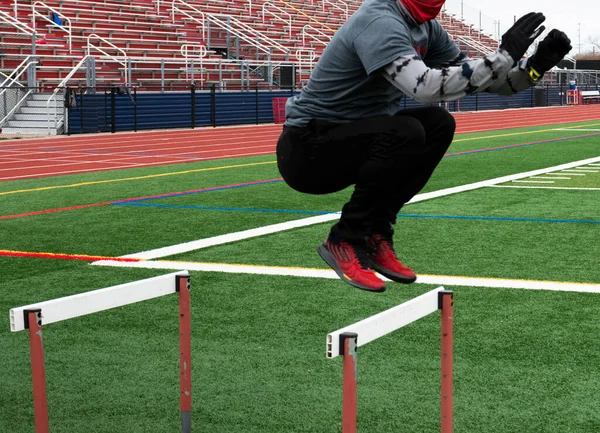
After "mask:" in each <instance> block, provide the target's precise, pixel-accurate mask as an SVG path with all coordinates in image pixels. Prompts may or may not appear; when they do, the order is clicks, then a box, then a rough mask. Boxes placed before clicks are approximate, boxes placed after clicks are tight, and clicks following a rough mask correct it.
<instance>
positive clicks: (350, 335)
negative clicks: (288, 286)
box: [327, 287, 454, 433]
mask: <svg viewBox="0 0 600 433" xmlns="http://www.w3.org/2000/svg"><path fill="white" fill-rule="evenodd" d="M453 296H454V295H453V292H451V291H449V290H445V289H444V288H443V287H438V288H437V289H434V290H431V291H429V292H427V293H424V294H422V295H421V296H418V297H416V298H414V299H411V300H410V301H407V302H404V303H403V304H400V305H397V306H395V307H393V308H390V309H389V310H386V311H383V312H381V313H379V314H376V315H374V316H371V317H368V318H366V319H364V320H361V321H360V322H356V323H354V324H352V325H350V326H346V327H345V328H342V329H339V330H337V331H335V332H332V333H330V334H328V335H327V357H328V358H336V357H338V356H343V357H344V358H343V365H342V371H343V373H342V382H343V383H342V433H356V424H357V422H356V418H357V416H356V414H357V407H356V406H357V404H356V400H357V380H358V364H357V361H358V356H357V355H358V347H360V346H364V345H365V344H367V343H370V342H371V341H373V340H375V339H377V338H379V337H383V336H384V335H386V334H389V333H390V332H393V331H395V330H397V329H400V328H402V327H404V326H406V325H408V324H410V323H412V322H415V321H417V320H419V319H421V318H423V317H425V316H427V315H429V314H431V313H433V312H435V311H437V310H441V398H440V400H441V413H440V417H441V431H442V433H452V345H453V341H452V320H453V316H452V314H453V313H452V309H453Z"/></svg>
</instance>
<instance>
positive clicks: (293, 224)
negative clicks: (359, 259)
mask: <svg viewBox="0 0 600 433" xmlns="http://www.w3.org/2000/svg"><path fill="white" fill-rule="evenodd" d="M598 161H600V157H594V158H588V159H582V160H580V161H574V162H569V163H566V164H561V165H557V166H554V167H547V168H542V169H538V170H532V171H527V172H523V173H517V174H512V175H508V176H501V177H497V178H495V179H489V180H484V181H480V182H475V183H470V184H467V185H461V186H456V187H452V188H445V189H441V190H438V191H432V192H427V193H422V194H418V195H416V196H415V197H413V199H412V200H411V201H410V202H409V204H410V203H417V202H421V201H424V200H430V199H433V198H438V197H444V196H447V195H451V194H456V193H460V192H466V191H472V190H475V189H479V188H483V187H487V186H491V185H497V184H499V183H505V182H510V181H512V180H516V179H524V178H527V177H531V176H536V175H538V174H544V173H549V172H551V171H557V170H562V169H567V168H571V167H579V166H581V165H585V164H590V163H592V162H598ZM339 215H340V212H335V213H331V214H325V215H318V216H314V217H308V218H302V219H299V220H293V221H287V222H284V223H278V224H272V225H268V226H263V227H258V228H255V229H249V230H243V231H240V232H234V233H228V234H224V235H219V236H214V237H211V238H205V239H198V240H195V241H190V242H184V243H181V244H177V245H171V246H167V247H162V248H156V249H153V250H147V251H141V252H139V253H134V254H127V255H124V256H121V257H126V258H136V259H145V260H150V259H159V258H162V257H167V256H171V255H175V254H182V253H187V252H190V251H196V250H199V249H202V248H208V247H212V246H215V245H222V244H225V243H229V242H238V241H241V240H244V239H250V238H254V237H257V236H264V235H267V234H272V233H278V232H282V231H285V230H291V229H294V228H299V227H307V226H311V225H314V224H319V223H323V222H327V221H333V220H336V219H338V218H339Z"/></svg>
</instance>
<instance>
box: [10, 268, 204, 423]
mask: <svg viewBox="0 0 600 433" xmlns="http://www.w3.org/2000/svg"><path fill="white" fill-rule="evenodd" d="M172 293H179V349H180V354H179V355H180V356H179V366H180V407H181V431H182V432H183V433H190V432H191V410H192V376H191V373H192V369H191V302H190V275H189V273H188V272H187V271H179V272H174V273H171V274H167V275H161V276H158V277H153V278H147V279H145V280H139V281H134V282H132V283H126V284H120V285H117V286H112V287H107V288H104V289H99V290H94V291H90V292H85V293H79V294H77V295H72V296H66V297H63V298H57V299H52V300H49V301H45V302H39V303H37V304H31V305H25V306H23V307H16V308H13V309H11V310H10V312H9V317H10V330H11V331H12V332H18V331H23V330H25V329H29V348H30V354H31V376H32V382H33V405H34V415H35V432H36V433H48V431H49V426H48V401H47V396H46V373H45V367H44V346H43V340H42V324H44V325H47V324H49V323H55V322H60V321H63V320H67V319H72V318H74V317H80V316H85V315H88V314H92V313H96V312H99V311H104V310H108V309H112V308H117V307H122V306H124V305H128V304H133V303H136V302H141V301H146V300H148V299H153V298H158V297H160V296H165V295H170V294H172Z"/></svg>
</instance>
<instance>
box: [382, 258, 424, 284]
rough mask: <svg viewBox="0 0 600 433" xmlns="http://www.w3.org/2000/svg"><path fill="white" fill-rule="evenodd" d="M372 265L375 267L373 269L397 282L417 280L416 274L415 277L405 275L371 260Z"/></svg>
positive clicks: (409, 282) (406, 282) (405, 282)
mask: <svg viewBox="0 0 600 433" xmlns="http://www.w3.org/2000/svg"><path fill="white" fill-rule="evenodd" d="M371 267H372V268H373V270H374V271H375V272H378V273H380V274H381V275H383V276H384V277H387V278H389V279H390V280H392V281H395V282H397V283H402V284H411V283H414V282H415V281H417V277H416V276H415V277H414V278H410V277H407V276H404V275H402V274H397V273H395V272H392V271H390V270H389V269H386V268H384V267H381V266H379V265H378V264H377V263H375V262H371Z"/></svg>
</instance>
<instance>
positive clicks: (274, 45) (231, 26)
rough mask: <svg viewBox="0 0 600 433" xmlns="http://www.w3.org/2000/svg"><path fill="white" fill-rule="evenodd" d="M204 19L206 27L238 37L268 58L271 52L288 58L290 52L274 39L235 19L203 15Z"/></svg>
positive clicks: (225, 16)
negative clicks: (279, 53)
mask: <svg viewBox="0 0 600 433" xmlns="http://www.w3.org/2000/svg"><path fill="white" fill-rule="evenodd" d="M205 18H206V22H207V25H208V24H210V23H212V24H214V25H216V26H217V27H219V28H221V29H223V30H226V31H227V32H229V33H230V34H232V35H234V36H236V37H238V38H239V39H241V40H243V41H244V42H246V43H248V44H249V45H252V46H254V47H255V48H256V49H258V50H260V51H262V52H264V53H267V54H269V56H270V55H271V53H272V51H273V50H275V51H279V52H281V53H283V54H284V55H286V56H289V53H290V50H289V49H288V48H287V47H285V46H283V45H282V44H280V43H279V42H277V41H276V40H275V39H271V38H269V37H267V36H265V35H263V34H262V33H261V32H259V31H257V30H255V29H254V28H252V27H251V26H249V25H248V24H246V23H244V22H242V21H240V20H238V19H237V18H234V17H232V16H230V15H223V14H205Z"/></svg>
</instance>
